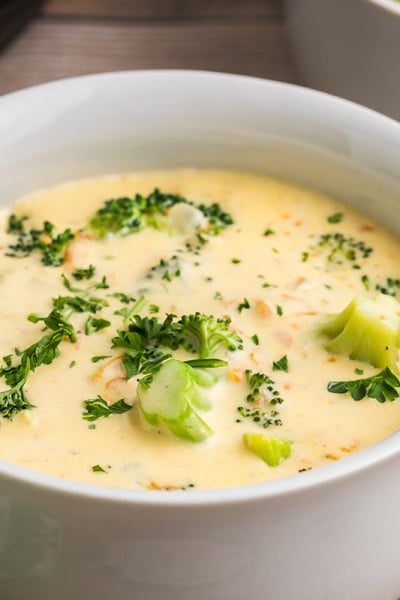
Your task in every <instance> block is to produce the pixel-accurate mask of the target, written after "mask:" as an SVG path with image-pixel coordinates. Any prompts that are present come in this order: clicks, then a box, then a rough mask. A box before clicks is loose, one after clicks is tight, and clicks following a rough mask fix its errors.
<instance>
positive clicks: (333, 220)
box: [326, 212, 343, 223]
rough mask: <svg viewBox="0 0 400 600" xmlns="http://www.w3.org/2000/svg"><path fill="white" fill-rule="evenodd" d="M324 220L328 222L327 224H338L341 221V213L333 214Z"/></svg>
mask: <svg viewBox="0 0 400 600" xmlns="http://www.w3.org/2000/svg"><path fill="white" fill-rule="evenodd" d="M326 220H327V221H328V223H340V222H341V221H342V220H343V213H341V212H337V213H334V214H333V215H330V216H329V217H327V219H326Z"/></svg>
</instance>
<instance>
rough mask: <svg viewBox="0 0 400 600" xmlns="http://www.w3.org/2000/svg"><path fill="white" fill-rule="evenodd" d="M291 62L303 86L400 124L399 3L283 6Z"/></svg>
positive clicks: (336, 0)
mask: <svg viewBox="0 0 400 600" xmlns="http://www.w3.org/2000/svg"><path fill="white" fill-rule="evenodd" d="M286 9H287V21H288V30H289V36H290V38H291V42H292V46H293V57H294V59H295V61H296V62H297V64H298V67H299V71H300V75H301V80H302V82H304V83H305V84H307V85H309V86H311V87H315V88H317V89H320V90H323V91H325V92H330V93H332V94H337V95H339V96H343V97H345V98H349V99H351V100H355V101H357V102H361V103H363V104H365V105H366V106H369V107H371V108H375V109H377V110H380V111H382V112H384V113H385V114H388V115H390V116H392V117H394V118H397V119H400V77H399V56H400V3H399V2H397V1H396V0H318V1H315V0H287V2H286Z"/></svg>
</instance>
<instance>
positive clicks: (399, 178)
mask: <svg viewBox="0 0 400 600" xmlns="http://www.w3.org/2000/svg"><path fill="white" fill-rule="evenodd" d="M0 140H1V143H0V203H1V205H2V206H6V205H7V204H9V203H11V202H12V201H13V200H15V199H17V198H18V197H19V196H21V195H23V194H25V193H28V192H31V191H34V190H35V189H38V188H42V187H46V186H49V185H52V184H55V183H58V182H61V181H65V180H70V179H76V178H81V177H88V176H93V175H96V174H105V173H113V172H123V171H137V170H146V169H152V168H174V167H185V166H186V167H216V168H227V169H238V170H247V171H253V172H258V173H262V174H267V175H272V176H274V177H279V178H282V179H286V180H290V181H293V182H297V183H300V184H304V185H308V186H311V187H314V188H318V189H321V190H323V191H324V192H328V193H330V194H333V195H335V196H337V197H338V198H340V199H342V200H344V201H346V202H349V203H350V204H352V205H353V206H355V207H357V208H358V209H361V210H363V211H365V212H367V213H369V214H370V215H371V216H372V217H375V218H377V219H379V220H380V221H381V222H383V223H385V224H386V225H388V226H390V227H391V229H392V230H394V231H396V232H398V233H400V219H399V217H398V214H399V211H398V206H399V202H400V171H399V169H398V156H399V154H400V124H399V123H396V122H395V121H391V120H390V119H388V118H386V117H383V116H381V115H379V114H377V113H374V112H373V111H370V110H368V109H365V108H361V107H359V106H357V105H355V104H352V103H350V102H347V101H345V100H340V99H338V98H334V97H331V96H328V95H325V94H322V93H319V92H315V91H311V90H306V89H303V88H299V87H296V86H291V85H287V84H281V83H277V82H269V81H263V80H257V79H252V78H247V77H241V76H231V75H223V74H214V73H202V72H197V73H195V72H175V71H161V72H157V71H150V72H136V73H114V74H105V75H100V76H92V77H83V78H78V79H72V80H66V81H61V82H57V83H54V84H49V85H44V86H38V87H36V88H31V89H28V90H25V91H22V92H18V93H15V94H12V95H9V96H5V97H3V98H0ZM396 440H397V438H396ZM396 447H397V441H396V444H395V442H393V440H388V441H387V446H385V445H383V446H381V451H380V456H381V457H382V456H383V455H384V454H385V452H386V450H385V448H387V450H388V451H389V450H390V452H393V451H394V450H395V448H396ZM382 448H383V450H382ZM360 455H363V456H364V457H365V460H364V463H365V464H367V463H368V462H370V461H371V460H374V452H371V450H370V449H369V450H368V451H366V452H365V453H364V454H363V453H360ZM377 456H378V453H376V455H375V457H377ZM347 460H349V461H351V459H346V461H347ZM357 460H358V459H357ZM340 462H341V463H345V460H343V461H340ZM348 464H356V463H355V462H354V461H353V463H351V462H349V463H348ZM357 464H358V465H361V466H362V464H363V460H361V463H360V461H359V460H358V462H357ZM335 469H336V471H335ZM345 470H346V467H342V466H338V465H332V468H330V467H329V468H328V467H324V469H321V471H320V472H321V473H322V474H323V473H325V472H326V473H327V476H328V475H329V473H334V472H338V473H339V472H345ZM5 471H6V472H7V473H8V475H10V474H12V472H13V469H12V468H11V469H10V468H9V467H7V468H6V470H5ZM17 471H18V474H19V476H20V475H21V473H23V470H21V469H17V470H16V471H15V472H17ZM329 476H330V475H329ZM30 477H31V476H30ZM319 477H320V475H319V473H312V474H310V477H309V478H308V480H310V481H311V480H317V479H318V478H319ZM323 477H324V475H322V478H323ZM31 480H32V481H33V480H35V476H33V479H32V477H31ZM44 480H46V478H43V477H38V478H36V482H38V481H44ZM305 480H306V478H302V482H303V481H305ZM60 485H62V486H63V487H65V486H67V487H68V485H69V484H68V483H65V482H63V483H62V484H61V483H60ZM299 485H300V482H299ZM301 485H302V483H301ZM285 486H286V483H285V482H281V481H278V482H274V485H273V486H271V485H269V489H270V490H280V489H284V487H285ZM70 487H71V486H70ZM83 487H84V486H81V488H82V489H83ZM72 488H73V489H74V490H76V489H78V488H79V486H75V485H74V486H72V487H71V489H72ZM104 493H105V494H106V495H107V496H110V495H111V496H112V495H114V496H115V494H116V492H115V493H114V492H113V491H107V492H104Z"/></svg>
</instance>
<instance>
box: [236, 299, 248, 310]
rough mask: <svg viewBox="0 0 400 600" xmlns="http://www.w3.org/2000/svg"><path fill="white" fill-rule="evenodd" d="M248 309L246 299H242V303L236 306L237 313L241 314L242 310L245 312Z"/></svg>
mask: <svg viewBox="0 0 400 600" xmlns="http://www.w3.org/2000/svg"><path fill="white" fill-rule="evenodd" d="M249 308H250V302H249V301H248V300H247V298H243V300H242V302H240V303H239V304H238V306H237V311H238V312H239V313H241V312H242V311H243V310H247V309H249Z"/></svg>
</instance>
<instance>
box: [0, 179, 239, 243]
mask: <svg viewBox="0 0 400 600" xmlns="http://www.w3.org/2000/svg"><path fill="white" fill-rule="evenodd" d="M178 204H181V205H186V206H187V207H188V210H189V212H191V213H193V214H192V215H191V220H192V223H193V225H194V229H195V230H196V229H198V228H200V227H201V230H202V232H203V233H206V234H208V235H218V234H219V233H220V232H221V231H222V230H223V229H225V228H226V227H227V226H228V225H231V224H232V223H233V219H232V217H231V216H230V215H229V214H228V213H225V212H224V211H223V210H222V209H221V207H220V205H219V204H211V205H210V206H207V205H205V204H199V205H198V206H197V205H196V204H194V203H193V202H191V201H190V200H187V199H186V198H184V197H183V196H179V195H178V194H169V193H164V192H161V191H160V190H159V189H157V188H156V189H155V190H153V192H151V194H149V195H148V196H142V195H141V194H136V195H135V197H134V198H127V197H123V198H111V199H110V200H106V201H105V202H104V204H103V206H102V207H101V208H99V210H98V211H97V212H96V213H95V215H94V216H93V217H92V219H91V220H90V222H89V229H90V230H91V231H92V233H93V234H94V235H95V236H97V237H99V238H102V237H105V236H106V235H108V234H117V233H118V234H119V235H130V234H131V233H136V232H138V231H140V230H141V229H143V227H146V226H148V227H154V228H155V229H160V228H162V227H165V226H166V225H167V220H166V217H167V215H168V213H169V212H170V209H172V208H174V207H175V206H176V205H178ZM185 214H186V217H187V216H188V213H187V212H186V213H185ZM171 216H172V215H171ZM177 216H178V215H177V214H175V217H177ZM178 221H179V219H178ZM10 227H13V230H14V231H15V230H17V231H18V232H19V231H20V229H21V223H20V222H19V221H17V220H15V219H14V221H13V222H12V223H11V225H10ZM179 228H182V223H179Z"/></svg>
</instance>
